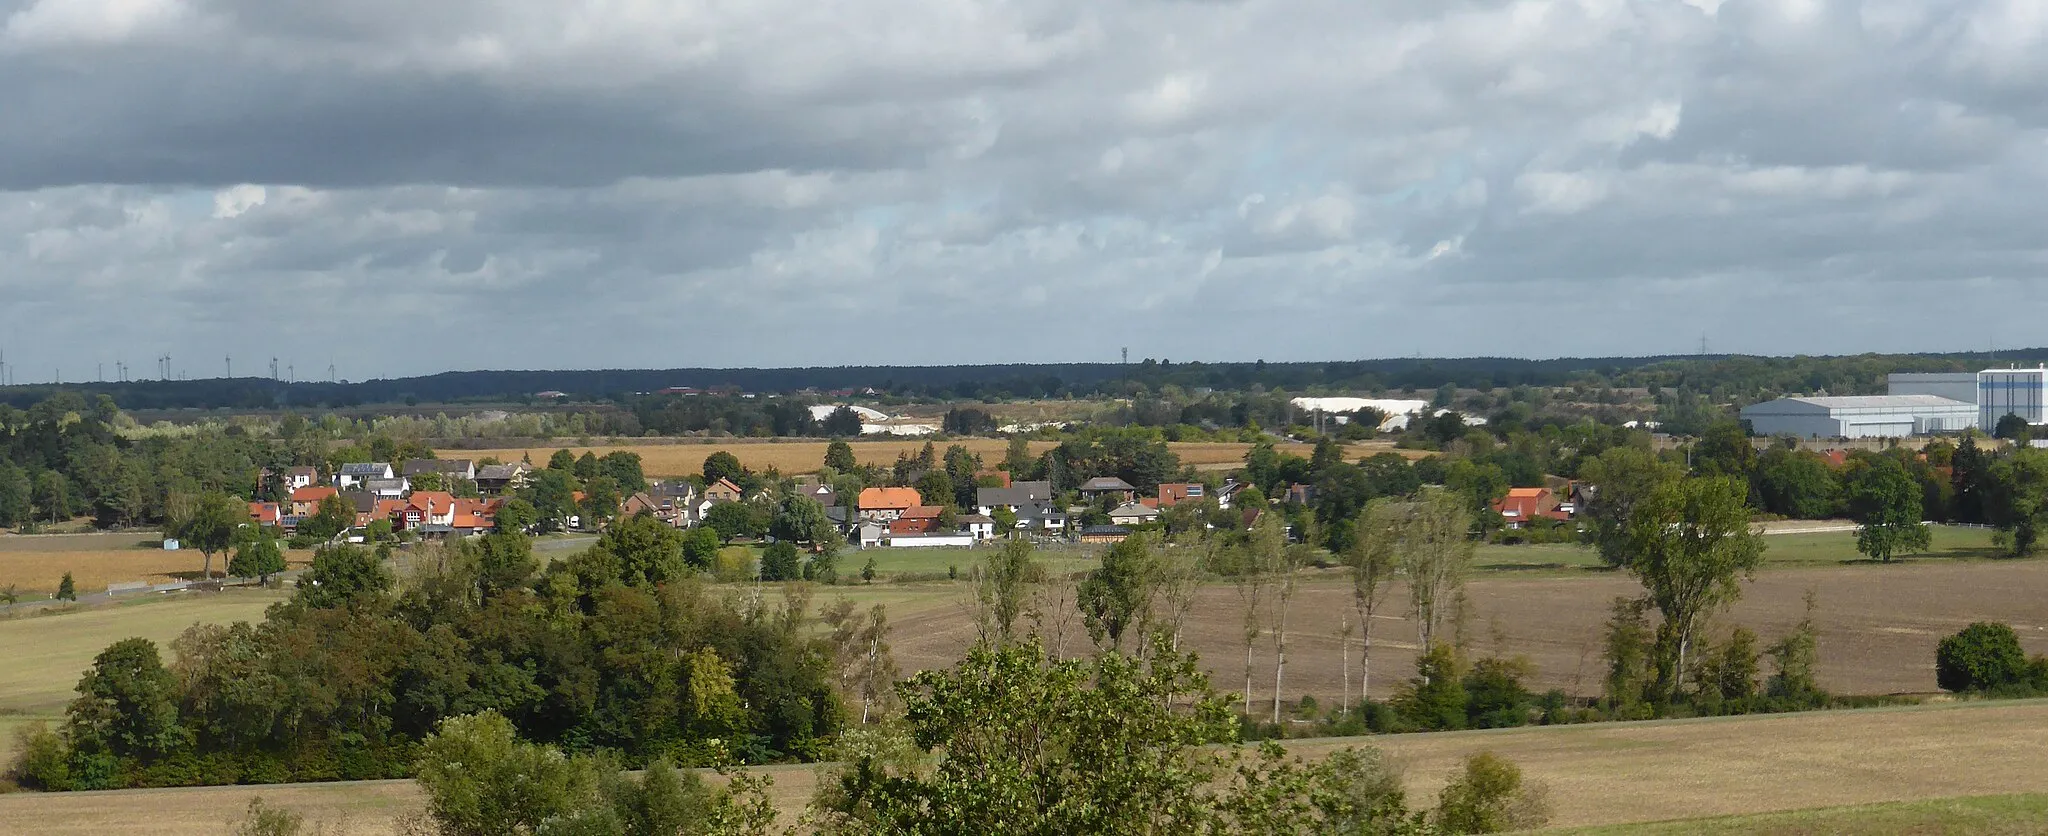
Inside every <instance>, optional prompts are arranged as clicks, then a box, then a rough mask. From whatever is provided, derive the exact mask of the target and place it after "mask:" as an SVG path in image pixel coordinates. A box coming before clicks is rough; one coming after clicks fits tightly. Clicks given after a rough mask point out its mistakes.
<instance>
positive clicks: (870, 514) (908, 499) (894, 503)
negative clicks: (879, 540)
mask: <svg viewBox="0 0 2048 836" xmlns="http://www.w3.org/2000/svg"><path fill="white" fill-rule="evenodd" d="M859 502H860V506H859V507H860V518H861V519H863V520H868V521H870V522H890V521H893V520H895V519H897V518H900V517H902V516H903V515H904V513H905V512H907V511H909V510H910V509H912V508H917V507H919V506H922V505H924V497H922V496H919V495H918V493H917V489H916V488H868V489H866V490H863V491H861V492H860V499H859Z"/></svg>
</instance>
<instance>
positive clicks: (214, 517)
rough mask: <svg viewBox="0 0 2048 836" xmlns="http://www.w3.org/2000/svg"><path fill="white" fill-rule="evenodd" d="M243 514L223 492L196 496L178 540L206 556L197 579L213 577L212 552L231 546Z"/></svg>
mask: <svg viewBox="0 0 2048 836" xmlns="http://www.w3.org/2000/svg"><path fill="white" fill-rule="evenodd" d="M246 516H247V515H246V513H245V512H244V511H243V510H242V509H240V508H237V507H235V501H234V499H232V498H230V497H229V496H227V495H226V494H221V493H209V494H206V495H205V496H202V497H200V498H199V505H198V507H196V508H194V509H193V511H192V516H191V517H190V518H189V519H187V520H185V523H184V525H183V526H181V527H180V528H179V531H178V541H179V545H181V546H183V547H185V548H188V549H198V550H199V553H200V554H203V555H205V556H206V563H205V566H204V569H203V570H202V573H201V574H200V576H199V578H200V580H211V579H212V578H213V556H214V554H215V553H216V552H222V551H226V550H227V548H228V547H229V546H231V545H234V542H235V528H236V527H237V526H239V525H240V524H241V522H242V520H243V519H245V518H246ZM351 517H353V514H351Z"/></svg>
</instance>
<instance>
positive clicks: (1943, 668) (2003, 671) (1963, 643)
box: [1934, 621, 2027, 693]
mask: <svg viewBox="0 0 2048 836" xmlns="http://www.w3.org/2000/svg"><path fill="white" fill-rule="evenodd" d="M2026 679H2027V654H2026V651H2024V650H2021V649H2020V637H2019V636H2018V635H2016V634H2014V633H2013V631H2012V628H2011V627H2009V626H2007V625H2005V624H2002V623H1999V622H1995V621H1979V622H1977V623H1975V624H1972V625H1970V626H1968V627H1965V628H1963V630H1962V632H1959V633H1957V634H1955V635H1953V636H1949V637H1948V638H1945V639H1942V640H1941V646H1940V647H1938V648H1936V649H1935V651H1934V681H1935V684H1937V685H1940V686H1941V689H1942V690H1944V691H1953V692H1957V693H1962V692H1964V691H1989V690H1992V689H1994V688H2005V687H2009V686H2013V685H2018V684H2021V683H2023V682H2025V681H2026Z"/></svg>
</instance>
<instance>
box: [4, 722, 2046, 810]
mask: <svg viewBox="0 0 2048 836" xmlns="http://www.w3.org/2000/svg"><path fill="white" fill-rule="evenodd" d="M1355 745H1370V746H1378V747H1380V748H1381V749H1383V750H1384V751H1385V752H1386V753H1387V755H1388V756H1389V759H1390V760H1391V761H1392V762H1393V763H1395V764H1396V765H1397V766H1399V767H1400V768H1401V769H1402V770H1403V771H1404V774H1405V776H1406V778H1407V783H1408V787H1409V793H1410V800H1411V803H1413V804H1415V805H1416V806H1427V805H1429V804H1430V803H1432V802H1433V800H1434V796H1435V793H1436V792H1437V790H1438V789H1440V788H1441V786H1442V783H1443V780H1444V778H1445V776H1446V775H1448V774H1449V773H1450V772H1451V770H1452V769H1453V768H1454V767H1455V766H1456V764H1457V763H1458V762H1459V761H1460V760H1461V759H1462V758H1464V757H1465V756H1467V755H1469V754H1471V753H1473V752H1477V751H1482V750H1490V751H1493V752H1497V753H1499V754H1501V755H1503V756H1506V757H1507V758H1509V759H1511V760H1513V761H1514V762H1516V763H1517V764H1519V765H1521V767H1522V768H1523V770H1524V773H1525V774H1526V776H1527V777H1528V778H1529V779H1530V780H1532V781H1535V782H1538V783H1540V784H1542V785H1543V786H1544V787H1545V788H1546V789H1547V790H1548V793H1549V797H1550V800H1551V806H1552V808H1553V812H1552V823H1553V824H1554V825H1556V826H1559V827H1564V828H1569V827H1596V828H1600V829H1597V830H1591V831H1585V832H1589V833H1599V834H1610V835H1612V834H1635V833H1644V834H1677V833H1730V834H1733V833H1755V832H1761V833H1773V834H1793V833H1800V834H1807V833H1880V834H1885V833H1896V834H1926V833H1994V834H2008V833H2009V834H2021V833H2039V832H2042V831H2041V830H2039V829H2032V830H2029V829H2023V828H2024V827H2026V826H2027V823H2028V821H2029V820H2030V819H2035V818H2036V817H2038V816H2039V814H2040V811H2042V810H2043V809H2044V806H2043V805H2044V804H2048V801H2044V800H2043V798H2042V797H2041V796H2012V797H2008V798H1981V797H1977V796H1986V795H1991V794H2006V793H2027V792H2038V791H2039V789H2040V787H2041V786H2042V785H2043V783H2044V781H2048V761H2043V760H2042V759H2041V758H2039V757H2038V756H2037V753H2038V752H2039V751H2041V749H2042V747H2044V746H2048V703H2043V702H2039V701H2029V702H2001V703H1970V704H1961V705H1948V706H1931V707H1921V708H1913V709H1880V710H1872V711H1838V712H1819V713H1808V714H1794V715H1777V716H1765V717H1733V718H1716V719H1711V720H1683V721H1665V722H1652V723H1608V724H1599V725H1587V726H1551V727H1544V728H1529V729H1509V730H1503V731H1491V732H1455V733H1445V734H1425V735H1396V736H1389V737H1378V738H1349V739H1341V740H1316V741H1299V742H1296V743H1294V744H1292V745H1290V747H1289V748H1292V749H1294V750H1295V751H1296V752H1298V753H1300V754H1303V755H1304V756H1308V757H1317V756H1320V755H1322V754H1325V753H1327V752H1329V751H1331V750H1333V749H1336V748H1339V747H1342V746H1355ZM762 772H764V773H766V774H768V775H769V776H771V777H772V778H774V780H775V786H774V789H773V793H772V794H773V797H774V799H775V801H776V803H777V806H778V807H779V808H780V809H781V810H782V811H783V812H784V814H785V815H791V814H793V813H794V812H795V811H797V810H798V809H800V808H801V807H802V805H803V804H804V803H805V802H806V801H807V800H808V799H809V797H810V795H811V792H812V791H813V789H814V788H815V786H816V782H817V770H816V768H815V767H806V766H793V767H771V768H768V769H764V770H762ZM259 795H260V796H262V797H263V798H264V799H265V800H266V801H267V802H270V803H272V804H276V805H279V806H284V807H287V808H290V809H293V810H296V811H299V812H301V813H303V814H305V815H306V816H307V817H308V819H309V820H318V821H322V822H326V823H329V824H337V825H341V826H342V832H344V833H347V834H350V836H370V834H377V836H383V834H390V833H393V832H394V829H393V820H394V819H395V818H396V817H397V816H399V815H401V814H402V813H404V812H407V811H410V810H414V809H417V808H418V807H419V805H420V804H421V801H420V797H419V794H418V791H417V789H416V788H415V787H414V785H413V784H411V783H410V782H406V781H374V782H362V783H351V784H311V785H308V784H299V785H290V786H285V787H210V788H203V789H183V790H130V791H121V792H112V793H62V794H50V795H43V794H17V795H6V796H0V823H4V822H36V831H35V832H37V833H43V834H67V835H68V834H87V833H93V834H100V833H113V834H130V833H134V834H141V833H151V834H167V835H168V836H201V834H206V835H207V836H211V834H217V833H221V832H225V831H226V829H227V828H226V827H225V824H226V822H228V821H229V820H231V819H233V818H234V817H236V816H237V815H238V814H239V812H240V811H241V810H242V809H243V808H244V807H245V806H246V805H247V804H248V799H250V798H251V797H253V796H259ZM1965 796H1970V797H1971V798H1959V800H1956V801H1930V799H1947V798H1958V797H1965ZM1901 802H1905V803H1901ZM1844 805H1883V806H1864V807H1844ZM1816 807H1823V808H1836V809H1824V810H1814V811H1811V812H1800V813H1784V812H1780V811H1789V810H1807V809H1808V808H1816ZM1758 814H1766V815H1758ZM1729 816H1739V817H1744V818H1716V817H1729ZM1673 819H1694V821H1684V822H1674V821H1671V820H1673ZM1638 822H1659V823H1658V824H1653V825H1636V824H1632V823H1638ZM1619 825H1626V826H1619ZM2037 826H2038V825H2037Z"/></svg>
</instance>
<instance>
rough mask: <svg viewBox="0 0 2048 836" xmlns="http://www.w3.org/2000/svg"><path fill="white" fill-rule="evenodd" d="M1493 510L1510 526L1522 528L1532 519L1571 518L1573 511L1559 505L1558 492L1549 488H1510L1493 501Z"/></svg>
mask: <svg viewBox="0 0 2048 836" xmlns="http://www.w3.org/2000/svg"><path fill="white" fill-rule="evenodd" d="M1493 510H1494V511H1495V512H1496V513H1499V514H1500V516H1501V519H1503V520H1505V521H1506V522H1507V526H1508V527H1509V528H1521V527H1522V526H1523V525H1525V524H1527V523H1528V522H1530V521H1531V520H1536V519H1549V520H1569V519H1571V518H1572V515H1571V512H1569V511H1565V510H1563V509H1561V508H1559V507H1558V501H1557V494H1556V493H1553V492H1552V491H1551V490H1550V489H1549V488H1509V489H1508V495H1507V496H1504V497H1502V498H1501V499H1500V501H1498V502H1495V503H1493Z"/></svg>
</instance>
